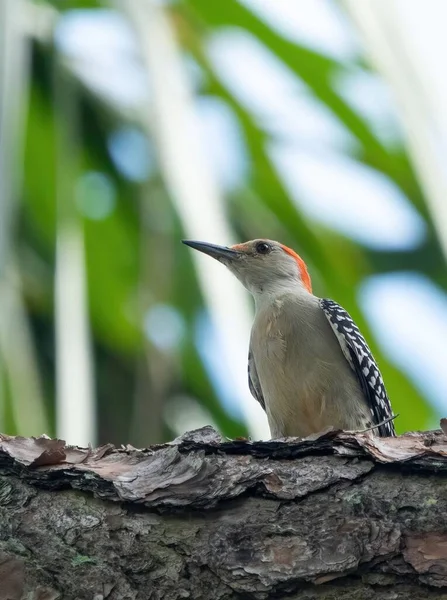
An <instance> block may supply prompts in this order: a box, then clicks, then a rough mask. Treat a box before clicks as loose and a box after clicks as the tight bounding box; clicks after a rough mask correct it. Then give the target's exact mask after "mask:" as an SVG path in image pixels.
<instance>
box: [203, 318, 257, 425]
mask: <svg viewBox="0 0 447 600" xmlns="http://www.w3.org/2000/svg"><path fill="white" fill-rule="evenodd" d="M228 327H229V323H228V322H226V323H222V330H225V331H226V332H227V335H223V334H222V331H219V330H218V329H217V328H215V327H214V326H213V323H212V321H211V319H210V318H209V317H208V315H207V314H206V313H202V314H201V315H200V316H199V318H198V319H197V324H196V342H197V348H198V351H199V353H200V356H201V359H202V361H203V363H204V365H205V368H206V370H207V372H208V376H209V377H210V379H211V381H212V382H213V384H214V387H215V390H216V393H217V394H218V396H219V397H220V399H221V401H222V402H223V404H224V406H225V408H226V409H227V410H228V412H229V414H231V415H232V416H233V417H234V418H236V419H241V418H242V417H243V412H242V408H241V407H242V404H243V399H244V396H248V395H249V394H250V390H249V388H248V376H247V364H241V365H240V367H241V368H240V370H239V371H238V376H237V377H235V378H232V379H231V380H230V379H229V377H228V375H229V373H230V368H229V366H228V365H227V364H225V363H226V357H228V355H229V354H228V353H229V352H230V351H231V348H230V347H229V346H228V344H226V340H227V338H228ZM248 344H249V340H248V339H247V362H248ZM216 349H217V351H216Z"/></svg>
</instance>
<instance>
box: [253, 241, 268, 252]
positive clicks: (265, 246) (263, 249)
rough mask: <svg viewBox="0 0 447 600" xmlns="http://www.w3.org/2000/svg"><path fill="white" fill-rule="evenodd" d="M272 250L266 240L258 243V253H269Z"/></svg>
mask: <svg viewBox="0 0 447 600" xmlns="http://www.w3.org/2000/svg"><path fill="white" fill-rule="evenodd" d="M270 250H271V248H270V246H269V244H267V243H266V242H259V243H258V244H256V252H257V253H258V254H268V253H269V252H270Z"/></svg>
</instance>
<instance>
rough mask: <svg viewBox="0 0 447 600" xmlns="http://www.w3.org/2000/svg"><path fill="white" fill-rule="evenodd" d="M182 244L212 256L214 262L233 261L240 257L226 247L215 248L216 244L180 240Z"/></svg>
mask: <svg viewBox="0 0 447 600" xmlns="http://www.w3.org/2000/svg"><path fill="white" fill-rule="evenodd" d="M182 242H183V243H184V244H186V245H187V246H190V247H191V248H194V250H198V251H199V252H203V253H204V254H208V255H209V256H212V257H213V258H215V259H216V260H234V259H235V258H238V257H239V256H240V252H238V251H237V250H233V249H232V248H228V247H227V246H217V245H216V244H209V243H208V242H195V241H193V240H182Z"/></svg>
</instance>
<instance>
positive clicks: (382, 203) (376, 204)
mask: <svg viewBox="0 0 447 600" xmlns="http://www.w3.org/2000/svg"><path fill="white" fill-rule="evenodd" d="M270 155H271V157H272V159H273V162H274V163H275V165H276V167H277V169H278V171H279V173H280V175H281V177H282V179H283V181H284V183H285V185H286V187H287V189H288V191H289V193H290V195H291V196H292V197H293V198H294V199H295V200H296V202H297V203H298V204H299V206H300V207H301V209H302V210H303V212H304V213H305V214H307V215H308V216H309V217H311V218H313V219H315V220H317V221H320V222H321V223H324V224H325V225H327V226H328V227H332V228H334V229H336V230H338V231H341V232H342V233H344V234H345V235H347V236H350V237H351V238H353V239H356V240H358V241H360V242H361V243H363V244H365V245H367V246H369V247H371V248H375V249H383V248H384V249H388V250H405V249H410V248H414V247H416V246H418V245H419V244H420V243H421V242H422V241H423V240H424V237H425V232H426V225H425V223H424V221H423V219H422V217H420V215H419V214H418V213H417V212H416V211H415V209H414V208H413V207H412V206H411V204H410V203H409V202H408V200H407V199H406V197H405V196H404V195H403V194H402V192H401V191H400V190H399V188H398V187H397V186H396V185H395V184H394V183H393V182H392V181H391V180H390V179H388V178H387V177H385V176H384V175H382V174H381V173H379V172H378V171H374V170H373V169H370V168H368V167H366V166H364V165H362V164H360V163H358V162H356V161H354V160H352V159H350V158H347V157H346V156H342V155H338V154H335V153H319V154H315V153H310V152H309V151H307V150H303V149H302V148H300V147H296V146H292V145H290V146H287V145H285V144H271V145H270Z"/></svg>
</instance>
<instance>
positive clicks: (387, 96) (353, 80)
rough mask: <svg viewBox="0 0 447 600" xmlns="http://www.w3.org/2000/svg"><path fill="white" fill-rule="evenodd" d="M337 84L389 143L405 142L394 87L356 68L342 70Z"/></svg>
mask: <svg viewBox="0 0 447 600" xmlns="http://www.w3.org/2000/svg"><path fill="white" fill-rule="evenodd" d="M333 83H334V87H335V89H336V90H337V92H338V93H339V94H340V96H342V97H343V98H344V100H345V101H346V102H347V103H348V104H349V105H350V106H351V107H352V108H353V109H354V110H355V111H356V112H357V113H359V114H360V115H361V116H363V117H364V118H365V119H366V120H367V122H368V125H369V126H370V127H371V129H372V130H373V132H374V133H375V134H376V135H377V136H378V137H379V139H380V140H382V141H383V142H384V143H385V144H388V145H391V146H392V145H396V144H398V143H402V130H401V128H400V126H399V123H398V119H397V112H396V110H397V109H396V106H395V104H394V100H393V98H392V96H391V93H390V89H389V88H388V86H387V84H386V83H385V81H383V79H381V78H380V77H379V76H378V75H376V74H375V73H372V72H370V71H366V70H364V69H360V68H356V69H351V70H349V71H344V72H342V73H340V74H339V75H338V76H337V77H336V79H335V80H334V82H333Z"/></svg>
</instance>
